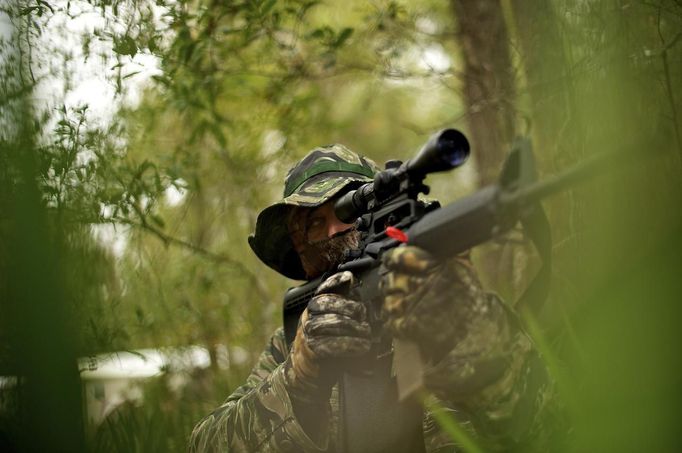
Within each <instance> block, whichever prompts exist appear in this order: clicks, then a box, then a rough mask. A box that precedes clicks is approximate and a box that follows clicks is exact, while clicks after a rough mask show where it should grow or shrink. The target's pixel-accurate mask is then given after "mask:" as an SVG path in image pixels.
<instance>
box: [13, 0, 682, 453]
mask: <svg viewBox="0 0 682 453" xmlns="http://www.w3.org/2000/svg"><path fill="white" fill-rule="evenodd" d="M451 3H452V4H447V3H446V2H436V1H420V2H401V1H386V0H378V1H373V2H361V1H350V2H343V3H341V2H330V1H326V2H323V1H313V0H282V1H274V0H263V1H260V0H257V1H247V2H218V1H209V0H206V1H191V2H190V1H185V0H179V1H166V0H156V1H155V2H147V1H133V0H130V1H118V0H115V1H89V2H68V3H67V2H46V1H43V0H38V1H19V0H14V1H10V2H7V4H6V5H3V7H2V8H1V9H0V14H1V16H0V17H1V18H2V24H3V27H5V26H6V27H5V28H6V29H7V33H3V34H2V39H1V40H0V51H1V54H0V66H1V69H0V88H1V92H0V99H1V101H2V102H0V126H1V127H0V129H1V132H0V141H1V142H0V183H1V186H0V190H1V194H0V203H1V204H0V297H1V298H2V301H1V303H2V307H1V311H0V338H2V341H1V343H2V345H3V346H2V349H0V354H1V356H0V375H2V376H20V377H22V379H24V380H20V384H19V385H18V387H19V388H20V389H21V391H20V392H19V394H20V395H24V396H22V397H20V398H18V399H17V401H18V402H17V407H16V412H12V411H5V412H4V413H3V415H2V416H3V417H4V421H5V422H7V423H3V430H2V431H1V433H2V435H0V442H2V443H0V446H3V447H4V446H5V445H7V446H8V451H13V450H16V451H24V449H23V448H22V447H26V448H25V449H30V448H33V449H36V450H39V449H41V448H44V449H43V450H42V451H48V450H50V449H55V450H60V448H59V447H58V446H59V445H70V447H68V448H67V449H68V450H70V451H77V450H78V449H82V448H84V447H83V444H82V439H79V435H78V430H79V428H78V426H77V425H79V423H80V420H81V416H80V415H74V414H77V413H78V412H79V411H80V409H79V408H80V405H81V402H80V394H79V392H78V389H77V383H75V372H76V368H75V362H74V359H75V357H77V356H86V355H92V354H96V353H101V352H107V351H114V350H124V349H134V348H141V347H167V346H182V345H189V344H199V345H203V346H205V347H206V348H207V349H208V350H209V353H210V357H211V359H212V364H211V367H209V370H208V371H207V373H208V374H207V377H203V378H201V379H200V381H201V382H204V381H205V382H207V384H206V388H204V389H203V390H201V391H200V392H198V393H195V394H192V395H189V394H185V395H181V396H178V395H176V394H172V393H169V392H168V391H167V389H166V388H165V383H164V382H163V381H159V382H155V383H150V384H149V385H148V387H149V388H148V389H147V391H146V393H145V395H146V399H145V403H144V404H143V405H142V406H141V407H134V406H130V407H124V408H121V410H120V411H118V412H117V413H116V415H115V416H112V417H111V418H110V419H109V420H108V421H107V422H106V424H105V426H104V428H103V430H100V432H98V433H94V432H92V429H90V428H92V427H89V428H88V431H87V432H88V436H87V437H88V442H90V445H91V448H93V449H95V450H96V451H154V450H155V449H159V450H164V451H182V450H184V442H185V439H186V438H187V436H188V434H189V430H190V429H191V427H192V425H193V424H194V423H195V422H196V421H197V419H198V418H199V417H200V416H201V415H202V414H205V413H207V412H208V411H209V410H210V408H212V407H215V406H217V405H218V404H219V403H220V402H221V401H222V400H224V398H225V397H226V396H227V395H228V394H229V392H230V391H231V390H232V389H233V388H235V387H236V386H237V385H239V384H240V382H241V380H243V378H244V376H245V375H246V373H247V372H248V363H247V364H245V365H240V364H233V366H232V367H231V368H230V369H229V370H223V369H219V367H218V366H217V355H218V349H219V347H220V345H230V346H240V347H243V348H244V349H245V350H246V351H248V354H249V355H250V358H251V362H253V360H255V357H256V356H257V355H258V354H259V353H260V351H261V349H262V347H263V345H264V344H265V342H266V341H267V338H268V337H269V335H270V334H271V333H272V331H273V330H274V329H275V328H276V327H277V326H278V325H279V324H280V322H281V321H280V316H281V313H280V300H281V297H282V293H283V291H284V290H285V289H286V287H287V286H291V285H293V284H294V283H295V282H291V281H286V280H285V279H284V278H282V277H281V276H278V275H277V274H276V273H274V272H272V271H271V270H269V269H266V268H265V266H264V265H262V264H261V263H260V262H259V261H258V260H257V259H256V258H255V256H253V254H252V253H251V251H250V249H249V248H248V246H247V242H246V237H247V235H248V234H249V233H250V232H251V230H252V228H253V226H254V224H255V218H256V216H257V214H258V212H259V211H260V210H261V209H262V208H263V207H265V206H266V205H268V204H269V203H271V202H273V201H275V200H276V199H277V198H279V196H280V191H281V183H282V181H283V177H284V174H285V173H286V170H287V169H288V168H289V167H290V166H291V165H292V164H293V163H294V162H295V161H296V160H297V159H299V158H300V157H302V156H303V155H304V153H306V152H307V151H308V150H309V149H311V148H313V147H315V146H318V145H320V144H326V143H331V142H342V143H344V144H346V145H348V146H349V147H351V148H352V149H355V150H357V151H359V152H361V153H363V154H367V155H368V156H370V157H372V158H374V159H375V160H377V161H378V162H380V163H381V162H383V161H384V160H386V159H388V158H402V159H405V158H407V157H409V156H410V155H411V154H412V153H413V152H414V151H415V150H416V149H417V148H418V147H419V145H420V144H421V143H422V142H423V141H424V140H425V138H426V137H427V136H428V133H430V132H432V131H434V130H436V129H439V128H442V127H458V128H461V129H463V130H465V131H471V130H473V129H475V128H480V127H481V126H482V127H483V128H484V130H485V128H489V129H490V134H496V133H498V132H499V136H500V137H505V136H507V135H509V131H505V132H504V133H501V132H500V131H498V130H497V129H499V128H501V127H507V126H509V125H511V126H510V127H511V129H512V132H513V133H515V134H528V135H531V136H532V138H533V139H534V143H535V147H536V149H535V151H536V155H537V158H538V165H539V170H540V174H541V176H543V175H544V176H547V175H551V174H553V173H555V172H557V171H559V170H561V169H562V168H565V167H566V166H568V165H570V164H572V163H575V162H578V161H580V160H581V159H583V158H584V157H586V156H589V155H590V154H593V153H597V152H602V151H611V152H623V153H624V152H625V150H629V149H632V148H635V149H637V150H638V153H639V154H640V156H641V157H640V158H639V159H638V160H636V161H635V162H634V163H632V164H630V165H629V166H623V167H619V168H614V169H613V171H612V172H610V173H609V174H607V175H604V176H601V177H599V178H598V179H595V180H594V181H592V182H590V183H588V184H586V185H584V186H581V187H578V188H576V189H575V190H571V191H569V192H566V193H564V194H561V195H559V196H557V197H555V198H553V199H551V200H548V201H547V202H546V203H545V207H546V209H547V210H548V213H549V216H550V220H551V223H552V226H553V234H554V248H553V255H554V260H555V265H554V275H553V290H552V294H551V297H550V300H549V301H548V302H547V306H546V309H545V310H544V312H543V313H539V314H534V316H533V319H532V320H531V319H527V321H528V323H529V324H528V325H529V328H530V331H531V333H532V334H533V335H534V336H535V337H536V341H537V343H538V345H539V347H540V349H541V351H542V352H543V354H544V355H545V359H546V361H547V363H548V365H549V366H550V369H551V371H552V373H553V374H554V377H555V379H556V380H557V382H558V384H559V385H558V389H559V397H558V399H559V400H560V401H561V402H562V405H563V406H565V407H566V411H567V414H568V418H569V419H570V424H571V426H572V428H571V429H570V432H569V433H568V434H566V435H561V436H558V437H557V442H556V450H557V451H621V450H633V451H640V450H654V451H667V450H672V448H673V447H674V445H675V444H676V438H675V428H674V421H675V420H677V419H678V417H679V415H680V410H679V405H677V404H675V403H676V401H677V400H678V396H679V391H680V390H679V386H678V385H676V384H678V383H679V376H680V369H681V368H680V363H679V361H680V360H679V353H677V350H676V345H677V344H680V334H679V329H678V326H679V323H680V322H681V321H682V320H681V319H680V309H679V305H678V303H677V302H678V300H679V296H680V287H679V285H680V283H679V277H678V276H679V270H680V264H681V263H680V256H682V255H681V253H682V247H681V245H682V244H680V233H681V231H680V227H681V224H682V218H681V210H680V206H682V200H681V199H680V198H681V194H682V190H680V189H682V187H680V186H681V185H682V178H680V175H681V172H682V163H681V159H682V139H681V137H680V134H681V130H682V120H681V119H680V109H681V108H682V93H681V92H680V88H679V87H680V86H681V83H680V82H682V39H680V38H681V36H682V33H681V32H680V30H682V5H680V3H679V2H678V1H674V0H661V1H657V2H645V1H638V0H632V1H626V0H609V1H582V0H581V1H577V0H554V1H551V2H544V1H539V0H538V1H523V2H522V1H515V0H505V1H500V2H498V1H492V0H487V1H481V2H478V3H476V5H482V6H481V7H482V8H484V9H485V10H486V11H487V12H488V14H499V15H500V17H502V18H503V28H504V30H505V33H506V35H507V38H506V39H505V40H504V41H502V46H501V47H503V48H504V51H505V52H506V53H507V56H506V57H505V59H504V61H503V62H506V63H504V64H505V65H506V66H508V67H505V71H502V72H499V73H497V72H494V73H493V74H492V75H491V74H487V75H486V76H485V77H489V78H490V83H493V84H498V85H500V86H511V87H512V88H511V89H510V90H507V91H500V92H495V93H484V96H483V97H482V98H481V99H480V102H476V103H472V102H471V101H470V98H469V97H467V95H466V94H467V93H468V92H469V91H467V90H469V89H471V87H470V84H472V83H476V82H477V80H478V78H479V77H480V78H483V75H481V74H480V73H472V72H471V70H470V66H469V64H470V63H471V61H473V60H476V58H477V57H480V55H484V52H483V49H482V48H479V49H477V48H471V46H467V45H462V43H463V42H469V41H467V40H466V38H467V37H466V36H465V33H479V34H482V36H483V37H482V38H481V36H478V39H479V40H478V41H476V40H473V41H471V42H478V43H479V45H481V46H484V45H486V43H488V44H490V43H493V44H496V45H497V46H498V47H500V43H499V42H494V41H495V40H496V39H498V36H496V35H494V34H491V33H488V34H487V35H486V30H485V29H478V30H477V27H475V25H476V24H475V23H474V24H473V25H474V27H468V28H467V27H463V24H464V23H467V21H468V20H470V19H471V18H469V17H461V16H457V15H456V14H455V13H454V11H458V9H457V5H456V4H457V3H460V2H457V1H453V2H451ZM486 8H487V9H486ZM85 11H91V12H95V13H96V14H97V15H99V17H101V18H102V21H101V22H99V25H98V26H96V27H94V28H92V30H91V31H89V32H85V33H83V35H82V37H81V40H80V42H79V46H80V48H81V49H82V52H83V54H84V56H85V57H86V59H87V58H91V59H95V58H100V59H102V61H104V62H105V63H106V71H105V72H106V73H105V74H104V77H105V78H106V79H107V80H108V81H109V83H110V84H111V85H112V86H113V87H115V96H116V97H115V100H111V101H106V102H110V103H111V105H112V108H111V110H112V112H111V113H112V115H111V117H110V118H107V120H106V121H99V120H98V119H97V118H96V117H94V116H93V114H92V110H93V108H92V107H93V106H92V105H87V104H82V105H71V104H69V103H68V102H67V98H68V94H69V93H70V92H71V91H73V90H74V89H75V87H74V82H73V80H70V77H72V76H69V72H68V71H66V70H65V69H64V68H66V67H67V66H68V65H69V64H72V62H73V61H74V59H75V57H74V55H73V53H72V52H71V51H70V50H69V49H68V46H66V47H67V48H66V49H62V51H58V52H50V51H47V50H46V49H43V48H42V47H41V43H43V42H44V41H41V39H44V38H45V36H48V37H49V36H50V33H54V32H53V31H51V26H52V24H53V23H54V21H55V20H56V19H55V18H57V17H58V16H60V15H62V16H64V15H65V16H66V17H68V18H69V19H70V20H77V19H78V18H79V17H81V16H82V15H84V14H85V13H84V12H85ZM469 25H470V24H469ZM481 39H482V40H481ZM486 39H487V41H486ZM48 40H49V38H48ZM56 41H58V40H56ZM507 41H508V42H507ZM98 43H99V44H102V43H104V44H103V45H104V46H105V47H104V48H102V47H98V45H99V44H98ZM57 47H58V46H57ZM102 49H104V50H102ZM103 55H104V56H103ZM485 55H488V54H485ZM141 56H148V57H153V58H154V61H156V62H158V69H159V70H158V71H155V72H154V75H153V76H151V77H150V79H149V81H148V83H146V84H145V85H144V92H143V95H142V98H141V101H140V102H139V103H138V104H134V103H133V104H130V103H125V102H123V100H124V99H125V94H126V92H127V91H129V90H130V89H131V87H132V86H133V84H134V83H135V82H134V80H136V76H137V73H138V71H137V70H131V69H130V63H131V62H134V61H136V60H134V59H135V58H138V57H141ZM489 63H490V64H489ZM492 63H495V64H492ZM499 64H500V62H499V61H496V62H487V61H482V62H480V65H481V66H482V67H484V68H485V67H486V65H488V66H491V67H498V65H499ZM51 78H53V79H54V78H57V79H59V80H60V81H62V82H63V83H62V85H61V88H60V89H61V92H57V94H56V95H55V97H54V99H52V101H50V102H48V104H49V105H45V102H44V100H42V98H41V96H37V95H36V93H40V92H41V90H44V88H43V86H42V85H41V84H42V83H44V82H45V81H46V80H50V79H51ZM57 91H59V90H57ZM486 96H487V97H486ZM500 96H502V97H503V98H500ZM490 105H492V106H494V108H495V109H497V108H498V107H496V106H498V105H499V106H504V109H505V110H504V112H502V113H500V112H498V113H499V114H500V115H502V114H504V115H503V116H504V119H503V120H500V121H501V122H500V123H499V124H497V123H496V124H491V123H486V122H484V123H483V124H480V123H476V121H479V120H477V118H480V115H478V113H479V112H480V110H481V109H486V108H488V107H489V106H490ZM500 108H502V107H500ZM502 123H504V124H502ZM511 135H513V134H511ZM476 144H477V142H474V145H476ZM507 145H508V143H505V142H504V141H502V146H507ZM502 151H504V150H501V149H495V150H490V149H476V148H474V149H473V153H475V154H476V153H478V154H479V155H485V156H494V158H493V159H492V162H490V161H485V160H479V159H477V160H476V161H475V162H471V163H470V164H467V167H465V168H462V169H460V170H458V171H457V172H455V173H453V174H448V175H439V176H437V177H434V178H432V179H433V186H434V190H433V194H434V195H435V196H437V197H438V198H440V199H441V201H443V202H449V201H452V200H454V199H456V198H457V197H459V196H461V195H463V194H465V193H467V192H470V191H471V190H473V189H474V188H475V186H476V185H477V184H478V183H479V182H480V181H488V180H489V177H488V176H487V175H495V174H497V172H498V171H499V167H500V166H501V164H502V161H501V159H502ZM486 153H487V154H486ZM481 162H488V163H485V164H481ZM477 164H478V165H486V168H476V167H477ZM491 166H496V167H495V168H490V167H491ZM614 167H616V166H614ZM474 252H475V259H476V262H477V263H478V265H479V270H480V271H481V273H482V277H483V278H484V280H485V281H486V282H488V284H489V285H490V286H491V287H492V289H494V290H497V291H499V292H500V293H501V294H502V295H503V296H505V298H506V300H508V301H510V303H511V302H513V301H514V300H515V298H516V297H518V295H519V294H520V293H521V292H522V290H523V288H524V286H525V284H526V282H528V280H529V278H530V277H531V276H532V274H533V271H534V270H535V268H537V263H536V261H537V259H536V257H535V256H534V255H533V253H532V249H531V248H529V246H528V244H527V243H525V242H524V241H523V240H522V238H521V237H520V234H519V233H518V232H514V233H512V234H511V236H510V237H505V238H501V240H500V241H499V242H497V243H493V244H488V245H486V246H484V247H480V248H479V249H477V250H475V251H474ZM197 379H198V378H197ZM190 391H191V389H190V390H187V392H190ZM56 393H59V394H61V395H62V397H61V398H60V399H58V400H56V399H52V398H50V395H52V394H56ZM60 405H61V407H64V409H63V410H64V411H67V412H62V410H57V409H55V407H60ZM36 407H39V408H43V409H45V410H46V411H48V412H47V413H48V415H49V417H48V416H45V417H42V418H41V417H38V416H37V415H35V414H36V413H37V411H36V410H35V409H32V408H36ZM0 411H2V409H0ZM49 411H52V412H49ZM69 411H71V412H69ZM7 413H9V414H15V413H18V414H21V416H20V417H14V416H6V415H5V414H7ZM64 413H68V414H71V415H69V416H61V415H63V414H64ZM55 420H61V421H55ZM64 420H71V421H75V424H71V425H68V426H66V425H62V424H63V423H65V422H64ZM50 424H55V425H54V426H64V427H65V429H64V432H65V433H67V435H65V437H63V438H58V436H57V437H49V436H47V437H46V438H45V439H46V440H45V442H44V443H40V442H39V443H35V442H37V441H36V440H35V439H32V437H31V436H30V435H29V436H27V433H29V434H30V433H31V432H33V430H34V429H41V430H42V429H47V428H46V427H47V426H50ZM5 426H7V428H5ZM27 426H31V427H32V428H27ZM68 433H70V434H68ZM55 436H56V435H55ZM68 436H71V437H68ZM17 439H18V440H17ZM55 439H56V440H55ZM41 442H42V441H41ZM50 442H53V443H52V444H51V443H50ZM29 447H30V448H29ZM472 448H475V447H472ZM3 451H4V450H3Z"/></svg>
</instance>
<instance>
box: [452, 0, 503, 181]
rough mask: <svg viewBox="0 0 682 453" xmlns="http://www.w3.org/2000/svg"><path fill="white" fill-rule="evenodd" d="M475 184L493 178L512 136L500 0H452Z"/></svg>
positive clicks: (495, 176) (498, 169) (493, 179)
mask: <svg viewBox="0 0 682 453" xmlns="http://www.w3.org/2000/svg"><path fill="white" fill-rule="evenodd" d="M451 5H452V8H453V11H454V14H455V20H456V21H457V23H458V25H459V29H458V39H459V44H460V46H461V49H462V59H463V61H464V71H463V74H464V76H463V78H464V80H463V92H464V98H465V101H466V105H467V118H468V125H469V136H470V138H471V143H472V148H473V149H474V153H473V154H474V156H475V159H476V164H477V166H478V175H479V184H482V185H484V184H488V183H491V182H493V181H495V179H496V178H497V176H498V174H499V171H500V168H501V165H502V162H503V160H504V155H505V153H506V151H507V149H508V148H509V145H510V144H511V141H512V139H513V137H514V100H515V90H514V82H515V78H514V72H513V69H512V65H511V59H510V56H509V36H508V33H507V28H506V25H505V21H504V16H503V14H502V7H501V5H500V0H479V1H470V0H452V1H451Z"/></svg>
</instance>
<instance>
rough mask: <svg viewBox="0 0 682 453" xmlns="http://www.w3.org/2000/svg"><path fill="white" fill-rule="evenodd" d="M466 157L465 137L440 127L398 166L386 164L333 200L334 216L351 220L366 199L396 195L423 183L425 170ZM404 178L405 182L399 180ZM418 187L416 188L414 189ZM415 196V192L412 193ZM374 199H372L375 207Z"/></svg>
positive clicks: (455, 164) (363, 210) (450, 166)
mask: <svg viewBox="0 0 682 453" xmlns="http://www.w3.org/2000/svg"><path fill="white" fill-rule="evenodd" d="M468 157H469V141H468V140H467V138H466V137H465V136H464V134H463V133H461V132H460V131H458V130H457V129H443V130H442V131H439V132H436V133H435V134H433V135H432V136H431V137H430V138H429V140H428V141H427V142H426V144H425V145H424V146H422V148H421V149H420V150H419V152H418V153H417V155H416V156H415V157H413V158H412V159H410V160H408V161H407V162H405V163H404V164H401V165H400V166H399V167H398V168H392V167H388V166H387V168H386V170H383V171H380V172H378V173H377V174H376V175H375V176H374V181H373V182H369V183H367V184H364V185H363V186H361V187H359V188H358V189H357V190H351V191H350V192H348V193H347V194H345V195H344V196H342V197H341V198H339V200H338V201H337V202H336V203H335V204H334V212H335V214H336V217H337V218H338V219H339V220H341V221H342V222H344V223H353V222H355V220H357V218H358V217H360V216H362V215H363V214H365V213H366V212H367V210H368V206H369V205H370V202H372V201H374V202H377V201H382V200H386V199H389V198H392V196H393V195H398V194H399V193H401V190H405V188H406V187H409V188H413V187H418V188H420V189H421V188H422V187H424V186H423V185H422V184H421V182H422V180H423V179H424V178H425V177H426V175H427V174H429V173H437V172H442V171H448V170H452V169H453V168H457V167H459V166H460V165H462V164H463V163H464V162H466V160H467V159H468ZM404 180H407V181H408V184H407V185H405V184H401V182H402V181H404ZM418 191H419V190H418ZM415 196H416V195H415ZM375 204H376V203H372V207H375Z"/></svg>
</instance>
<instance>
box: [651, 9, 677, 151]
mask: <svg viewBox="0 0 682 453" xmlns="http://www.w3.org/2000/svg"><path fill="white" fill-rule="evenodd" d="M662 7H663V2H662V1H661V3H660V4H659V9H658V21H657V27H658V36H659V38H660V39H661V43H662V44H664V48H663V51H662V52H661V60H662V62H663V75H664V76H665V86H666V91H667V92H668V101H669V102H670V110H671V112H672V115H673V129H674V131H675V140H676V142H677V151H678V153H679V157H680V161H681V162H682V137H681V136H680V126H679V121H678V119H679V117H678V114H677V106H676V105H675V96H674V94H673V86H672V82H671V79H670V66H669V64H668V49H670V48H671V47H672V46H673V45H674V44H675V43H676V42H677V41H678V40H679V38H680V36H682V33H678V34H677V36H675V38H674V39H673V40H672V41H671V42H670V43H669V44H668V45H665V38H664V37H663V31H662V30H661V9H662Z"/></svg>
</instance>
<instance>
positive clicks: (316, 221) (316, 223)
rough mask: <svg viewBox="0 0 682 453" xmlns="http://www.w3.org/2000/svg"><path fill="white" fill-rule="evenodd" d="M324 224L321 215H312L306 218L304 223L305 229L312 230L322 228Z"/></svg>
mask: <svg viewBox="0 0 682 453" xmlns="http://www.w3.org/2000/svg"><path fill="white" fill-rule="evenodd" d="M323 226H324V219H323V218H322V217H314V218H312V219H310V220H308V223H307V224H306V229H307V230H308V231H314V230H316V229H319V228H322V227H323Z"/></svg>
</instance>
